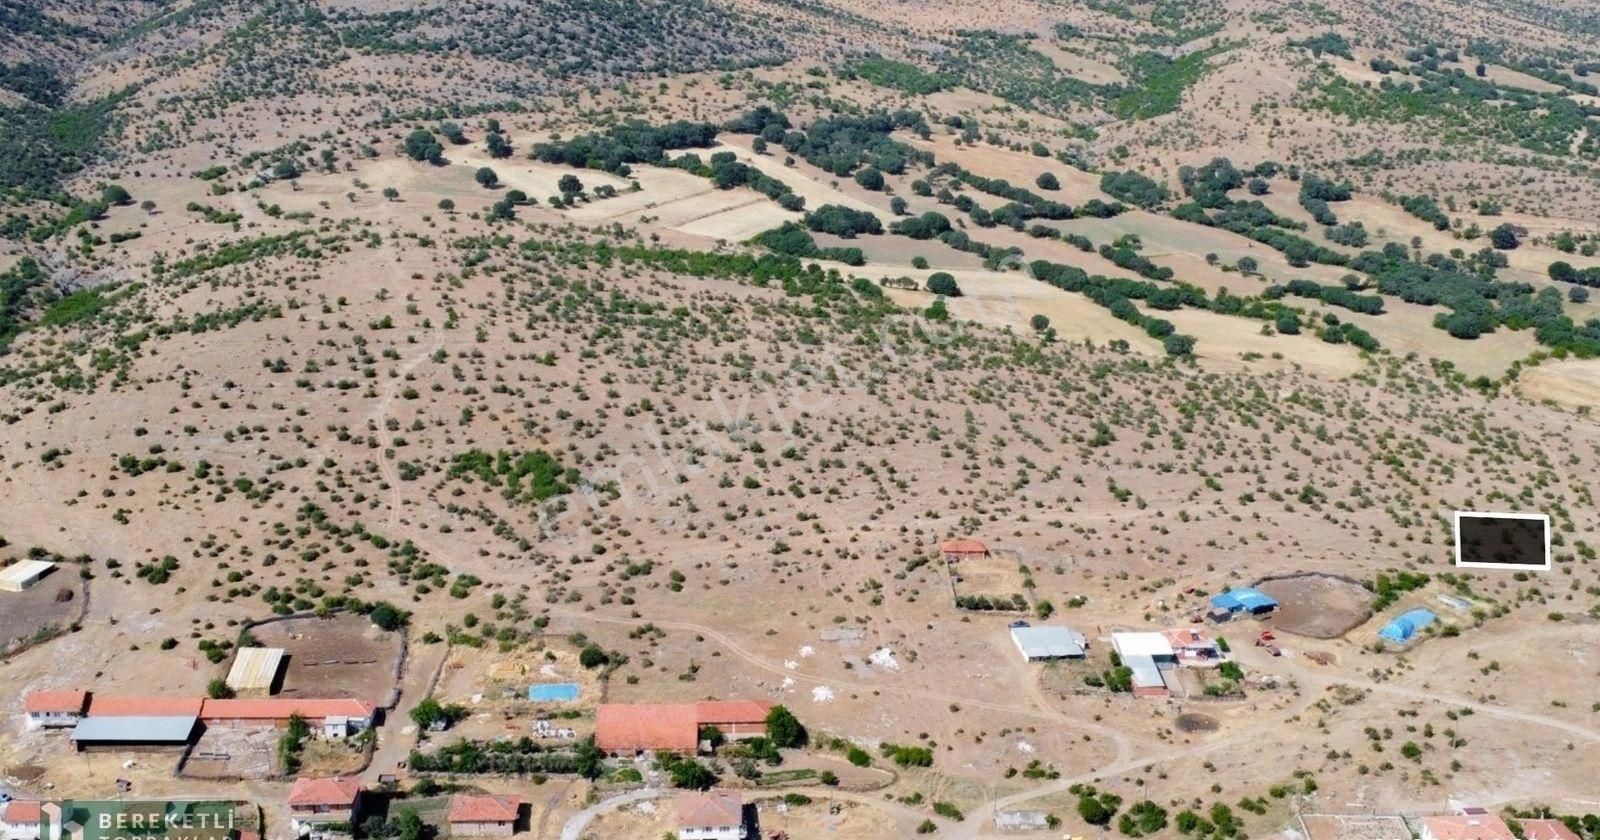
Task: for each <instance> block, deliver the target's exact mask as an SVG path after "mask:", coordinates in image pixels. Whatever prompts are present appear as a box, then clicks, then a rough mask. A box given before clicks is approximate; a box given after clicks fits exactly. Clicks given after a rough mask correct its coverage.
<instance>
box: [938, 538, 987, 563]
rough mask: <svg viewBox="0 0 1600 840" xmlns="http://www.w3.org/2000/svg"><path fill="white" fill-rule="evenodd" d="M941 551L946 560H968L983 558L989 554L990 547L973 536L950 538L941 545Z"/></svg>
mask: <svg viewBox="0 0 1600 840" xmlns="http://www.w3.org/2000/svg"><path fill="white" fill-rule="evenodd" d="M939 551H940V552H941V553H942V554H944V559H946V560H966V559H968V558H972V559H980V560H981V559H982V558H984V557H988V556H989V547H988V546H986V545H984V544H983V543H981V542H979V541H977V540H974V539H971V538H962V539H956V540H949V541H947V542H945V543H944V544H942V545H940V546H939Z"/></svg>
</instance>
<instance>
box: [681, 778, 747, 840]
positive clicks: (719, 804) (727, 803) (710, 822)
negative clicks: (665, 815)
mask: <svg viewBox="0 0 1600 840" xmlns="http://www.w3.org/2000/svg"><path fill="white" fill-rule="evenodd" d="M744 836H745V823H744V799H743V798H742V797H740V796H739V794H737V793H734V792H731V791H717V790H713V791H708V792H706V793H680V794H678V837H679V838H680V840H744Z"/></svg>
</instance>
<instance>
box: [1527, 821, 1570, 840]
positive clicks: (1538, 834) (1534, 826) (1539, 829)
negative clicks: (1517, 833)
mask: <svg viewBox="0 0 1600 840" xmlns="http://www.w3.org/2000/svg"><path fill="white" fill-rule="evenodd" d="M1518 822H1520V823H1522V837H1523V840H1578V835H1577V833H1576V832H1574V831H1573V830H1572V829H1570V828H1567V824H1566V823H1564V822H1562V821H1560V820H1518Z"/></svg>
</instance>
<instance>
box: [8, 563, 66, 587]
mask: <svg viewBox="0 0 1600 840" xmlns="http://www.w3.org/2000/svg"><path fill="white" fill-rule="evenodd" d="M55 567H56V564H54V563H51V562H50V561H48V560H21V561H18V562H16V563H12V564H11V565H9V566H7V567H5V568H4V569H0V592H21V591H23V590H24V589H28V588H31V587H32V586H33V585H34V584H36V583H38V582H39V579H40V578H42V577H44V576H45V575H47V574H49V573H50V570H51V569H54V568H55Z"/></svg>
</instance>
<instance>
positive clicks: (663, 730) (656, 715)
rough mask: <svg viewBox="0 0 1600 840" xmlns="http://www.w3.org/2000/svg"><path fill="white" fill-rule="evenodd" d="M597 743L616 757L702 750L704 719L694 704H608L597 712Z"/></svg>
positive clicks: (595, 741)
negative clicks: (702, 722)
mask: <svg viewBox="0 0 1600 840" xmlns="http://www.w3.org/2000/svg"><path fill="white" fill-rule="evenodd" d="M594 743H595V746H597V747H599V748H600V750H601V751H602V752H606V753H610V754H612V755H633V754H637V753H646V752H655V751H656V750H669V751H671V752H675V753H688V754H693V753H695V752H697V751H698V749H699V747H700V718H699V717H698V716H697V715H696V714H695V708H694V704H692V703H606V704H603V705H601V706H600V708H598V709H596V710H595V714H594Z"/></svg>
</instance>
